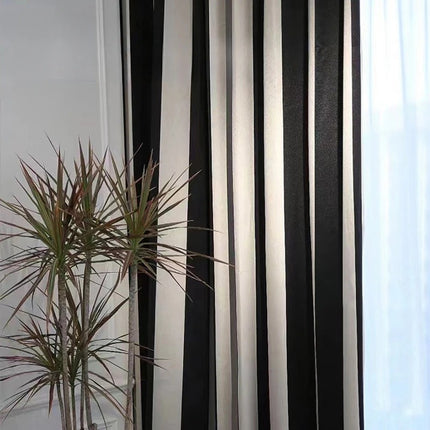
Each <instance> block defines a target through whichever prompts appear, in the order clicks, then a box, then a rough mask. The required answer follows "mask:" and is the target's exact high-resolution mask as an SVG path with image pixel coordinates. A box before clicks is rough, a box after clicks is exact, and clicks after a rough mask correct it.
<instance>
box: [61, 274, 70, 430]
mask: <svg viewBox="0 0 430 430" xmlns="http://www.w3.org/2000/svg"><path fill="white" fill-rule="evenodd" d="M58 313H59V320H60V331H61V360H62V379H63V399H64V416H65V423H66V427H65V430H72V419H71V416H70V391H69V372H68V363H67V296H66V276H65V272H64V267H61V268H60V269H59V271H58Z"/></svg>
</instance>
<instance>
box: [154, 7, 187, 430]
mask: <svg viewBox="0 0 430 430" xmlns="http://www.w3.org/2000/svg"><path fill="white" fill-rule="evenodd" d="M164 19H165V23H164V46H163V79H162V99H161V131H160V133H161V134H160V168H159V183H160V187H161V186H163V184H165V183H166V181H168V180H169V179H170V178H171V176H172V174H174V175H178V174H180V173H181V172H182V171H183V170H185V169H186V168H187V167H188V164H189V140H190V95H191V58H192V0H165V15H164ZM187 177H188V174H187V173H186V174H185V176H184V180H186V179H187ZM187 193H188V187H184V189H183V190H182V193H181V196H182V197H186V195H187ZM186 219H187V204H186V202H184V203H182V204H181V205H180V206H178V207H177V208H175V209H174V210H172V211H170V212H169V213H168V214H166V215H165V216H163V217H162V219H160V223H162V222H169V221H178V220H186ZM163 240H165V241H166V243H169V244H170V245H175V246H180V247H183V248H185V247H186V245H187V232H186V229H179V230H175V231H174V232H172V233H171V234H169V236H168V237H166V238H165V239H163ZM183 262H184V263H185V259H183ZM178 280H179V281H180V285H181V287H182V288H185V277H178ZM157 281H158V285H157V296H156V315H155V353H154V355H155V358H156V359H163V361H160V365H161V366H163V367H164V369H160V368H157V367H156V368H155V369H154V406H153V429H157V430H158V429H160V430H161V429H180V428H181V405H182V403H181V398H182V370H183V348H184V346H183V344H184V312H185V295H184V293H183V291H181V289H180V288H178V286H177V285H174V284H172V281H171V278H170V277H169V276H168V275H167V274H166V273H165V272H163V271H162V270H159V271H158V275H157Z"/></svg>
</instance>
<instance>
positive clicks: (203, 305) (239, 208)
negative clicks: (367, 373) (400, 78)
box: [130, 0, 363, 430]
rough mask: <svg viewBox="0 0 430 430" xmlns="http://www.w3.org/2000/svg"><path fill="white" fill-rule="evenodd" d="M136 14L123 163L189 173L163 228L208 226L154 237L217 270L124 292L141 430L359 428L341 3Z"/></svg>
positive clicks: (356, 268)
mask: <svg viewBox="0 0 430 430" xmlns="http://www.w3.org/2000/svg"><path fill="white" fill-rule="evenodd" d="M138 3H139V4H141V5H145V7H143V6H141V10H140V11H139V8H135V9H133V8H131V11H132V13H135V14H141V15H142V16H143V15H145V19H143V18H142V21H140V20H139V19H137V18H136V16H131V17H130V22H131V24H132V25H131V32H132V34H133V32H134V34H137V35H139V34H140V35H142V34H146V32H147V31H149V30H148V27H146V25H147V24H145V22H149V23H150V26H149V29H150V30H151V31H149V33H150V34H149V35H148V36H147V37H146V39H145V41H146V44H147V45H145V46H148V47H150V52H148V51H145V53H146V54H145V55H148V56H149V57H145V58H149V60H148V61H142V59H141V57H139V55H138V54H136V53H134V50H137V51H139V49H142V46H141V45H139V44H140V43H141V42H140V39H139V38H138V37H137V36H136V39H135V40H134V41H133V38H132V39H131V62H132V65H133V62H134V67H135V68H134V69H133V68H132V70H134V73H132V77H131V78H132V93H133V99H136V103H137V104H138V103H143V104H145V103H146V105H145V106H147V110H142V109H140V110H139V108H136V107H135V106H133V130H134V129H135V127H136V128H137V129H138V128H139V127H140V128H141V129H143V130H146V131H144V132H140V133H138V132H135V134H134V136H133V138H134V145H135V147H136V148H137V147H138V146H140V145H141V144H143V148H146V149H145V151H142V153H141V155H139V154H138V158H139V160H140V163H145V160H146V157H147V154H148V152H149V150H150V148H154V149H155V154H156V155H157V156H158V158H159V162H160V172H159V179H158V180H159V184H160V186H161V185H162V184H163V183H164V182H165V181H166V180H167V179H168V177H169V176H170V175H172V174H178V173H180V172H181V171H182V170H184V169H186V168H187V166H188V165H191V166H190V169H189V172H188V171H187V172H186V175H188V174H190V175H191V174H193V173H195V172H196V171H199V170H201V173H200V174H199V175H198V176H197V178H196V179H194V180H193V181H191V182H190V184H189V186H188V187H187V189H186V190H184V196H185V195H187V194H188V193H189V194H190V197H189V198H188V199H187V200H186V201H185V202H184V204H182V205H181V206H179V207H178V208H177V209H176V210H175V213H172V214H170V215H169V216H171V217H172V219H173V218H174V219H186V218H187V217H188V219H191V220H193V221H192V224H193V225H196V226H200V227H209V228H212V229H213V234H208V233H207V232H206V233H205V232H201V231H200V232H198V231H192V230H190V231H189V232H188V233H187V232H186V231H185V230H184V231H178V232H175V233H174V234H172V236H171V237H170V236H169V237H166V238H163V240H165V241H167V242H168V243H171V244H181V245H182V246H184V245H185V244H186V245H187V246H188V247H189V248H190V249H191V250H193V251H197V252H203V253H213V255H214V256H215V257H216V258H218V259H221V260H224V261H227V262H229V263H231V265H230V266H228V265H222V264H218V263H216V264H213V263H209V262H207V261H199V260H198V259H197V260H194V259H193V261H189V263H190V264H192V265H193V266H194V268H195V270H196V271H197V272H198V274H199V275H200V276H202V277H203V278H204V279H205V280H206V281H208V283H210V284H211V285H213V291H212V290H210V289H208V288H206V287H205V286H202V285H197V284H196V283H195V282H194V281H191V280H189V279H188V280H187V279H185V278H184V279H182V278H181V279H180V285H181V287H182V288H183V289H184V290H185V291H186V293H187V296H188V298H187V297H186V296H185V295H184V293H183V292H182V291H181V290H180V289H179V288H178V287H177V286H176V285H174V284H172V282H171V281H170V280H169V279H167V278H166V277H165V275H164V274H163V273H162V271H159V274H158V279H157V286H156V288H155V286H150V285H148V282H147V281H145V280H144V279H142V280H141V286H142V288H141V292H140V295H141V300H140V318H141V341H142V342H145V341H148V342H149V345H146V346H149V347H151V346H152V345H153V346H154V357H155V358H156V359H163V361H160V364H161V365H162V366H163V368H155V370H154V371H152V370H144V371H143V372H142V375H143V378H142V381H141V383H142V393H143V394H142V397H143V400H142V405H143V416H144V428H145V429H154V430H161V429H184V430H189V429H206V428H208V429H220V430H229V429H231V430H238V429H241V430H245V429H246V430H253V429H261V430H265V429H275V430H276V429H286V428H288V429H290V430H304V429H306V430H308V429H309V430H312V429H321V430H326V429H327V430H337V429H347V430H359V429H362V428H363V419H362V357H361V354H362V346H361V344H362V330H361V324H362V321H361V315H362V311H361V200H360V199H361V196H360V193H361V189H360V183H361V177H360V168H361V166H360V84H359V81H360V70H359V69H360V54H359V44H360V36H359V8H358V1H354V0H345V1H340V0H318V1H317V0H315V1H314V0H309V2H303V1H300V0H283V1H281V0H243V1H242V0H241V1H233V0H217V1H209V0H158V1H152V0H151V1H148V0H145V1H143V2H137V1H136V2H133V1H132V0H130V4H131V5H133V4H135V5H136V4H138ZM133 10H134V12H133ZM145 20H146V21H145ZM133 23H134V25H133ZM141 55H142V54H141ZM149 72H150V73H149ZM148 118H150V120H148ZM135 123H138V124H139V125H136V126H135ZM145 282H146V283H145ZM151 291H152V292H153V294H152V295H151V293H150V292H151ZM151 336H152V337H151ZM151 342H152V343H151Z"/></svg>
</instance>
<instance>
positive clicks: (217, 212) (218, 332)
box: [209, 0, 233, 430]
mask: <svg viewBox="0 0 430 430" xmlns="http://www.w3.org/2000/svg"><path fill="white" fill-rule="evenodd" d="M225 14H226V10H225V0H218V1H216V2H211V1H210V2H209V32H210V33H209V37H210V50H209V51H210V60H209V67H210V100H211V145H212V177H213V178H214V180H213V181H212V196H213V197H212V199H213V229H214V236H213V241H214V257H215V258H217V259H219V260H222V261H229V233H228V232H229V227H228V207H227V205H228V199H227V192H228V189H227V167H226V166H227V136H226V129H227V109H226V100H225V95H226V93H227V88H226V83H227V77H226V69H227V64H226V23H225ZM229 271H230V269H229V267H228V266H226V265H223V264H215V266H214V282H215V284H214V293H215V336H216V338H215V354H216V360H215V361H216V393H217V398H216V410H217V425H218V429H225V430H230V429H231V428H232V413H233V412H232V386H231V384H232V371H231V337H230V334H231V332H230V330H231V326H230V325H231V320H230V306H231V304H230V291H229V285H230V277H229Z"/></svg>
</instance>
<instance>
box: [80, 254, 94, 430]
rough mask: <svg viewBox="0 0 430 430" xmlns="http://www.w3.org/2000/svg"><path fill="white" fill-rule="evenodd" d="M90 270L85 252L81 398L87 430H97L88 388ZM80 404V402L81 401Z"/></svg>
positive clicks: (90, 264) (89, 257)
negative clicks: (83, 404)
mask: <svg viewBox="0 0 430 430" xmlns="http://www.w3.org/2000/svg"><path fill="white" fill-rule="evenodd" d="M91 268H92V259H91V253H89V252H87V253H86V256H85V269H84V287H83V288H84V291H83V304H82V310H83V315H82V333H83V339H82V343H83V345H82V383H81V397H83V398H84V399H85V413H86V417H87V427H88V430H97V424H94V423H93V417H92V412H91V399H90V391H89V388H88V330H89V319H90V282H91ZM81 402H82V400H81Z"/></svg>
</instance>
